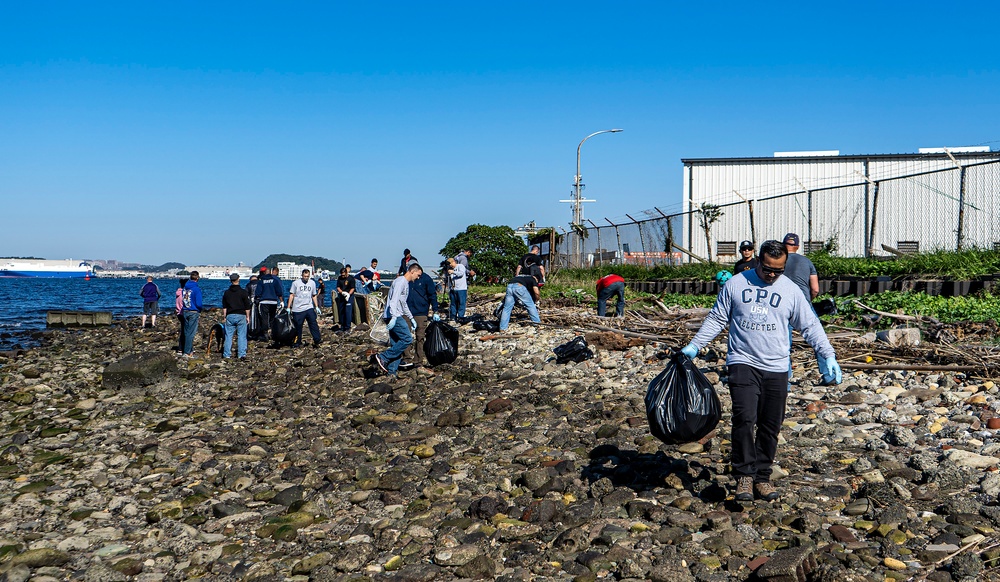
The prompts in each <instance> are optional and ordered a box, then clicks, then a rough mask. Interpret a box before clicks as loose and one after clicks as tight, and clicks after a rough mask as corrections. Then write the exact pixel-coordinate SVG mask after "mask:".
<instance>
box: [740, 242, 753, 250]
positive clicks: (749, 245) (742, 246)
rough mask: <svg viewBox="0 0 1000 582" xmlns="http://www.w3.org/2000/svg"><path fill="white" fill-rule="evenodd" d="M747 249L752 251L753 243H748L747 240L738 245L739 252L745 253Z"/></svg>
mask: <svg viewBox="0 0 1000 582" xmlns="http://www.w3.org/2000/svg"><path fill="white" fill-rule="evenodd" d="M747 249H750V250H751V251H752V250H753V243H752V242H750V241H748V240H745V241H743V242H741V243H740V250H741V251H745V250H747Z"/></svg>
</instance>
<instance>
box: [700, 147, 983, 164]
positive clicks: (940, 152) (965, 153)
mask: <svg viewBox="0 0 1000 582" xmlns="http://www.w3.org/2000/svg"><path fill="white" fill-rule="evenodd" d="M983 147H984V148H985V149H981V148H980V147H979V146H972V147H954V148H920V150H919V151H918V152H913V153H899V154H841V153H839V151H837V153H833V152H834V151H836V150H832V151H826V150H824V151H810V152H774V155H773V156H749V157H743V158H740V157H735V158H681V162H682V163H684V164H711V163H718V162H730V163H731V162H774V163H794V162H801V161H829V160H873V159H878V160H887V159H914V158H946V157H948V154H949V153H950V154H951V155H953V156H955V157H956V158H969V157H976V158H982V157H998V158H1000V151H991V150H990V149H989V147H988V146H983Z"/></svg>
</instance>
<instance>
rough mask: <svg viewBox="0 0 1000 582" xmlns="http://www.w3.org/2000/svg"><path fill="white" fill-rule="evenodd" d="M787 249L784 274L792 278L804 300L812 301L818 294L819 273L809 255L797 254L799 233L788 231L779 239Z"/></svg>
mask: <svg viewBox="0 0 1000 582" xmlns="http://www.w3.org/2000/svg"><path fill="white" fill-rule="evenodd" d="M781 242H782V243H784V245H785V250H786V251H788V263H787V264H786V265H785V276H786V277H788V278H789V279H791V280H792V283H795V285H796V286H798V288H799V289H801V290H802V294H803V295H805V297H806V300H808V301H810V302H811V301H812V300H813V299H816V296H817V295H819V275H818V274H817V273H816V266H815V265H813V263H812V261H810V260H809V257H806V256H805V255H800V254H799V235H797V234H795V233H794V232H790V233H788V234H786V235H785V238H783V239H782V240H781Z"/></svg>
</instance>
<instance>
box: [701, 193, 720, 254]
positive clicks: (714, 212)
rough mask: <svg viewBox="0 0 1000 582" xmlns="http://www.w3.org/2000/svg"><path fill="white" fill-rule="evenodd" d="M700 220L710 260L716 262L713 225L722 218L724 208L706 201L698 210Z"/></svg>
mask: <svg viewBox="0 0 1000 582" xmlns="http://www.w3.org/2000/svg"><path fill="white" fill-rule="evenodd" d="M698 213H699V215H698V222H699V223H700V224H701V228H703V229H704V230H705V248H707V249H708V254H707V256H708V260H709V262H712V263H714V262H715V259H714V258H713V257H715V253H713V252H712V225H713V224H715V223H716V222H717V221H718V220H719V219H720V218H722V208H720V207H719V206H717V205H715V204H709V203H707V202H706V203H705V204H702V205H701V208H700V209H699V210H698Z"/></svg>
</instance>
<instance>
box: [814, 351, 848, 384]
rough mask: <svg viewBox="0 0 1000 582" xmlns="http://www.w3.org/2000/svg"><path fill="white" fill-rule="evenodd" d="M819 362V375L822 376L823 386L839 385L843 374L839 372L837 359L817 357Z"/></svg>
mask: <svg viewBox="0 0 1000 582" xmlns="http://www.w3.org/2000/svg"><path fill="white" fill-rule="evenodd" d="M817 359H818V362H819V373H820V374H822V375H823V383H824V384H840V382H841V381H842V380H843V379H844V374H843V373H842V372H841V371H840V364H838V363H837V358H829V359H827V358H824V357H823V356H817Z"/></svg>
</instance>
